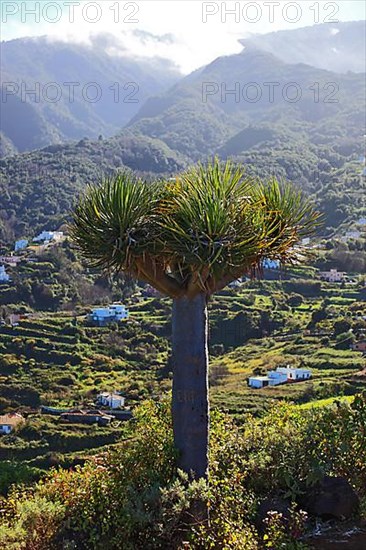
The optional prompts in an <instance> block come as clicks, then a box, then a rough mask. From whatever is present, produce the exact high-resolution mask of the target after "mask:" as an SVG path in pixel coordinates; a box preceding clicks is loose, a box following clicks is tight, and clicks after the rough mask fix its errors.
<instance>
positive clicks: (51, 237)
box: [33, 231, 64, 243]
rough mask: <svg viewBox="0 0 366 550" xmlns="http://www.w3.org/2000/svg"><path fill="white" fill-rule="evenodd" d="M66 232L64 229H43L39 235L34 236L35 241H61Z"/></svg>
mask: <svg viewBox="0 0 366 550" xmlns="http://www.w3.org/2000/svg"><path fill="white" fill-rule="evenodd" d="M63 236H64V234H63V232H62V231H42V233H40V234H39V235H38V236H37V237H34V239H33V241H34V242H36V243H38V242H50V241H60V240H61V239H62V238H63Z"/></svg>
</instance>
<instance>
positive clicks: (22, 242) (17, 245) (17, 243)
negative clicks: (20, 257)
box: [14, 239, 28, 252]
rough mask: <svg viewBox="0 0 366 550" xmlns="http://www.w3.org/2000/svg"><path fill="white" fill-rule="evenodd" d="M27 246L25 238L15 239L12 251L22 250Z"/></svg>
mask: <svg viewBox="0 0 366 550" xmlns="http://www.w3.org/2000/svg"><path fill="white" fill-rule="evenodd" d="M27 246H28V241H27V239H20V240H19V241H15V245H14V251H15V252H18V251H19V250H24V249H25V248H27Z"/></svg>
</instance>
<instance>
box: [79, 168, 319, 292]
mask: <svg viewBox="0 0 366 550" xmlns="http://www.w3.org/2000/svg"><path fill="white" fill-rule="evenodd" d="M318 217H319V215H318V213H317V212H316V211H315V210H314V209H313V208H312V206H311V204H310V203H309V201H307V200H305V199H304V197H303V196H302V194H301V193H300V192H299V191H298V190H296V189H295V188H294V187H293V186H292V185H290V184H288V183H279V182H278V181H277V180H276V179H275V178H272V179H271V180H270V181H268V182H266V183H261V182H260V181H258V180H257V179H254V178H250V177H248V176H246V175H245V172H244V170H243V168H242V167H240V166H235V165H234V164H233V163H231V162H230V161H228V162H226V163H225V164H220V162H219V161H218V160H217V159H214V160H213V161H209V162H208V163H207V164H206V165H202V164H199V165H198V166H195V167H193V168H191V169H190V170H188V171H186V172H185V173H183V174H181V175H179V176H177V177H176V178H175V179H174V180H169V181H168V182H166V181H163V182H162V181H159V182H155V183H153V184H147V183H145V182H143V181H142V180H140V179H138V178H136V177H135V176H134V175H133V174H131V173H129V172H122V173H119V174H117V175H116V176H113V177H110V178H106V179H104V180H103V181H102V183H101V184H100V185H98V186H89V187H88V188H87V190H86V192H85V194H84V196H83V197H81V199H80V200H79V202H78V205H77V206H76V208H75V211H74V213H73V223H72V224H71V226H70V232H71V235H72V238H73V240H74V242H75V243H76V245H77V247H78V248H79V249H80V251H81V252H82V254H83V255H84V256H85V258H86V259H87V260H88V262H89V264H90V265H92V266H95V267H101V268H104V269H108V270H109V271H125V272H127V273H129V274H131V275H132V276H134V277H136V278H139V279H141V280H144V281H146V282H148V283H150V284H151V285H153V286H154V287H155V288H157V289H158V290H160V291H161V292H163V293H164V294H167V295H169V296H172V297H180V296H184V295H186V296H189V297H193V296H195V295H196V294H197V293H199V292H205V293H206V294H211V293H213V292H215V291H217V290H219V289H221V288H223V287H224V286H226V285H227V284H228V283H229V282H231V281H233V280H235V279H237V278H238V277H240V276H242V275H244V274H246V273H253V272H255V271H256V270H258V269H260V267H261V265H262V262H263V260H264V259H265V258H270V259H278V260H280V261H281V262H285V261H287V262H288V261H292V260H294V259H295V257H296V254H297V251H296V248H295V245H296V243H297V242H298V240H299V239H300V238H301V237H304V236H306V235H309V234H310V233H312V232H313V231H314V229H315V227H316V225H317V220H318Z"/></svg>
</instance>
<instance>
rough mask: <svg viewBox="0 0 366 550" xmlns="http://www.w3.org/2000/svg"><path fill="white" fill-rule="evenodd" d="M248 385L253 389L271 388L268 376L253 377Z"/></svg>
mask: <svg viewBox="0 0 366 550" xmlns="http://www.w3.org/2000/svg"><path fill="white" fill-rule="evenodd" d="M248 384H249V386H250V387H251V388H264V387H265V386H269V378H268V376H251V377H250V378H249V380H248Z"/></svg>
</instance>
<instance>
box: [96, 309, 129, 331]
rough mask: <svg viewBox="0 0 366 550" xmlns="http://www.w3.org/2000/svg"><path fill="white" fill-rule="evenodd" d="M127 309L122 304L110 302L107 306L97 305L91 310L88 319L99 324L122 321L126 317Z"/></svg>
mask: <svg viewBox="0 0 366 550" xmlns="http://www.w3.org/2000/svg"><path fill="white" fill-rule="evenodd" d="M128 315H129V314H128V309H126V307H125V306H124V305H123V304H112V305H111V306H108V307H97V308H95V309H93V310H92V312H91V313H90V315H89V319H90V320H91V321H92V322H93V323H96V324H98V325H99V326H104V325H108V323H113V322H118V321H122V320H123V319H127V318H128Z"/></svg>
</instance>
